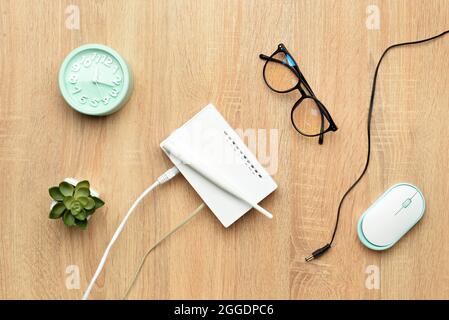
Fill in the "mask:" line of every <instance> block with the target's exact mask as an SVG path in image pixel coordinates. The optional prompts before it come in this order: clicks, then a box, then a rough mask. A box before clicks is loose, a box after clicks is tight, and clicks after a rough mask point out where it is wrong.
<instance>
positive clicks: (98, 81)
mask: <svg viewBox="0 0 449 320" xmlns="http://www.w3.org/2000/svg"><path fill="white" fill-rule="evenodd" d="M92 82H94V83H95V84H97V83H100V84H104V85H106V86H109V87H114V85H113V84H110V83H108V82H104V81H101V80H100V75H99V74H98V66H95V70H94V77H93V79H92Z"/></svg>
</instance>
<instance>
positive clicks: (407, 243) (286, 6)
mask: <svg viewBox="0 0 449 320" xmlns="http://www.w3.org/2000/svg"><path fill="white" fill-rule="evenodd" d="M69 4H75V5H78V6H79V8H80V11H81V25H80V30H68V29H67V28H66V27H65V19H66V15H65V14H64V10H65V8H66V7H67V6H68V5H69ZM371 4H375V5H377V6H378V7H379V8H380V14H381V25H380V30H368V29H367V28H366V26H365V21H366V17H367V12H366V8H367V6H368V5H371ZM448 18H449V3H448V1H446V0H440V1H438V0H432V1H417V0H409V1H407V0H401V1H399V0H395V1H379V0H376V1H337V0H336V1H331V0H321V1H306V0H304V1H272V0H270V1H262V0H257V1H256V0H245V1H211V0H206V1H181V0H178V1H140V0H133V1H127V0H123V1H119V0H111V1H80V0H70V1H65V0H64V1H55V0H47V1H37V0H36V1H30V0H14V1H12V0H11V1H8V0H0V79H1V83H2V85H1V86H0V175H1V179H0V203H1V204H2V210H1V212H0V221H1V223H0V241H1V242H0V298H3V299H16V298H19V299H22V298H31V299H78V298H80V297H81V295H82V291H83V290H84V289H85V288H86V286H87V283H88V281H89V280H90V277H91V276H92V274H93V273H94V271H95V268H96V266H97V263H98V261H99V259H100V256H101V254H102V253H103V250H104V248H105V246H106V245H107V243H108V241H109V240H110V237H111V236H112V234H113V232H114V230H115V228H116V227H117V225H118V224H119V222H120V220H121V219H122V217H123V215H124V213H125V212H126V210H127V209H128V207H129V206H130V205H131V203H132V201H133V200H134V199H135V198H136V197H137V196H138V195H139V194H140V192H141V191H142V190H143V189H144V188H145V187H146V186H148V185H149V184H150V183H152V181H153V180H154V179H155V178H156V177H157V176H158V175H159V174H161V173H162V172H163V171H165V170H166V169H167V168H169V167H170V162H169V161H168V159H167V158H166V157H165V156H164V155H163V153H162V152H161V150H160V149H159V147H158V145H159V142H160V141H161V140H162V139H164V138H165V137H166V136H167V135H168V134H169V133H170V132H171V131H172V130H174V129H176V128H177V127H178V126H180V125H181V124H182V123H184V122H185V121H186V120H187V119H189V118H190V117H191V116H193V115H194V114H195V113H197V112H198V111H199V110H200V109H201V108H202V107H203V106H205V105H206V104H207V103H208V102H212V103H214V104H215V105H216V106H217V107H218V108H219V110H220V111H221V112H222V114H223V115H224V117H225V118H226V119H227V120H228V121H229V123H230V124H231V125H232V126H233V127H235V128H242V129H248V128H253V129H277V130H278V134H279V140H278V163H277V166H278V170H277V172H276V173H275V174H274V179H275V180H276V181H277V182H278V183H279V189H278V190H277V191H276V192H275V193H274V194H273V195H271V196H270V197H269V198H268V199H266V200H265V201H264V202H263V206H264V207H266V208H267V209H268V210H270V211H271V212H274V213H275V215H276V217H275V219H273V220H268V219H264V218H261V217H260V215H259V214H258V213H256V212H253V211H252V212H251V213H249V214H247V215H246V216H245V217H243V218H242V219H241V220H239V221H238V223H236V224H235V225H233V226H232V227H230V228H229V229H224V228H223V227H222V226H221V224H220V223H219V222H218V220H217V219H215V218H214V216H213V215H212V214H211V212H210V211H209V210H204V211H203V212H202V213H201V214H200V215H199V216H198V217H197V218H196V219H195V220H194V221H192V222H191V223H190V224H189V225H188V227H185V228H184V229H182V230H181V231H179V233H177V234H176V235H175V236H173V237H172V238H171V239H170V240H169V241H167V242H165V243H163V244H162V245H161V246H160V247H158V248H157V249H156V250H155V252H154V253H153V254H152V255H151V256H150V258H149V260H148V262H147V264H146V265H145V267H144V268H143V271H142V274H141V276H140V278H139V280H138V282H137V285H136V286H135V288H134V290H133V291H132V293H131V295H130V298H134V299H162V298H168V299H175V298H180V299H183V298H188V299H191V298H192V299H196V298H212V299H221V298H229V299H234V298H239V299H247V298H248V299H249V298H254V299H258V298H264V299H271V298H273V299H289V298H291V299H310V298H313V299H315V298H323V299H332V298H337V299H340V298H345V299H359V298H363V299H390V298H419V299H421V298H424V299H426V298H446V299H447V298H449V286H448V285H447V283H448V281H449V247H448V246H447V245H446V244H447V242H448V240H449V233H448V232H447V226H448V225H449V214H448V209H447V197H448V195H449V185H448V183H447V181H448V179H449V171H448V163H449V152H448V147H449V140H448V138H447V135H448V129H447V119H448V118H449V103H448V102H449V90H448V83H449V72H448V68H449V60H448V59H447V54H448V52H449V38H448V37H446V38H444V39H440V40H437V41H435V42H433V43H432V44H424V45H420V46H416V47H413V48H403V49H399V50H396V51H393V52H391V53H390V54H389V55H388V57H387V58H386V60H385V62H384V64H383V66H382V68H381V71H380V76H379V82H378V91H377V96H376V104H375V110H374V118H373V132H372V133H373V153H372V159H371V166H370V168H369V171H368V174H367V176H366V177H365V178H364V180H363V181H362V182H361V183H360V185H359V186H358V187H357V188H356V189H355V190H354V192H353V193H352V194H351V195H350V196H349V197H348V199H347V201H346V203H345V205H344V207H343V211H342V217H341V224H340V229H339V232H338V234H337V238H336V242H335V247H334V248H333V249H332V250H331V251H330V252H329V253H328V254H326V255H325V256H323V257H322V258H321V259H320V260H317V261H314V262H312V263H308V264H307V263H305V262H304V257H305V256H306V255H308V254H309V253H310V252H311V251H312V250H313V249H315V248H316V247H318V246H321V245H323V244H324V243H325V242H326V241H328V239H329V237H330V233H331V230H332V227H333V224H334V219H335V212H336V209H337V205H338V202H339V200H340V197H341V196H342V194H343V193H344V191H345V190H346V188H347V187H348V186H349V185H350V183H351V182H352V181H353V180H354V179H355V178H356V176H357V175H358V174H359V172H360V171H361V169H362V167H363V164H364V159H365V155H366V116H367V111H368V101H369V96H370V86H371V80H372V75H373V71H374V67H375V64H376V63H377V60H378V58H379V56H380V54H381V53H382V51H383V50H384V49H385V48H386V47H387V46H388V45H390V44H392V43H395V42H400V41H407V40H411V39H417V38H422V37H427V36H430V35H433V34H436V33H439V32H441V31H443V30H444V29H447V28H449V19H448ZM280 41H282V42H284V43H285V44H286V45H287V47H288V48H289V50H290V52H291V53H292V54H293V55H294V56H295V57H296V58H297V61H298V63H299V64H300V68H301V70H302V71H303V73H304V74H305V75H306V77H307V79H308V81H309V82H310V84H311V86H312V87H313V88H314V91H315V92H316V94H317V95H318V96H319V97H320V99H321V100H322V101H324V102H325V104H326V106H327V107H328V109H329V111H330V112H331V114H332V115H333V117H334V119H335V121H336V123H337V125H338V126H339V128H340V129H339V131H338V132H336V133H332V134H329V135H327V136H326V139H325V143H324V145H322V146H319V145H318V144H317V141H316V139H306V138H304V137H301V136H298V134H296V132H295V131H294V130H293V128H292V127H291V124H290V119H289V115H290V109H291V106H292V105H293V103H294V102H295V101H296V100H295V99H297V96H296V94H287V95H278V94H275V93H273V92H271V91H270V90H269V89H268V88H267V87H266V86H265V84H264V83H263V80H262V73H261V72H262V65H263V63H262V62H261V61H260V60H259V58H258V54H259V53H262V52H263V53H266V54H270V53H271V52H272V51H273V50H274V49H275V48H276V45H277V44H278V43H279V42H280ZM84 43H103V44H106V45H109V46H111V47H113V48H115V49H116V50H117V51H118V52H120V53H121V54H122V55H123V56H124V57H125V59H127V61H128V62H129V64H130V65H131V68H132V70H133V72H134V77H135V89H134V93H133V95H132V98H131V100H130V101H129V102H128V104H127V105H126V106H125V107H124V108H123V109H122V110H121V111H119V112H118V113H116V114H113V115H111V116H108V117H104V118H90V117H86V116H83V115H80V114H78V113H76V112H74V111H72V110H71V109H69V108H68V107H67V106H66V105H65V103H64V101H63V99H62V97H61V96H60V94H59V90H58V86H57V80H56V79H57V74H58V70H59V66H60V64H61V62H62V60H63V59H64V57H65V56H66V55H67V54H68V53H69V52H70V50H71V49H73V48H75V47H77V46H79V45H81V44H84ZM65 177H76V178H87V179H89V180H90V181H91V183H92V184H93V186H94V187H95V188H96V189H98V190H99V191H100V192H101V194H102V197H103V198H104V199H105V200H106V203H107V204H106V206H105V208H103V209H102V210H101V211H99V212H98V213H96V215H95V216H94V218H93V220H92V223H91V225H90V226H89V229H88V230H87V231H85V232H81V231H78V230H67V229H66V228H65V227H64V226H63V225H62V224H61V223H60V222H59V221H58V222H55V221H51V220H49V219H48V218H47V211H48V208H49V197H48V193H47V188H48V187H49V186H52V185H54V184H56V183H58V182H59V181H60V180H62V179H63V178H65ZM399 181H408V182H411V183H414V184H416V185H418V186H420V187H421V189H422V190H423V192H424V195H425V196H426V200H427V210H426V214H425V216H424V218H423V220H422V221H421V222H420V223H419V225H417V227H416V228H414V229H413V231H412V232H410V233H409V234H407V235H406V236H405V237H404V239H403V240H401V242H400V243H398V244H397V245H396V246H395V247H393V248H392V249H390V250H388V251H387V252H383V253H376V252H372V251H370V250H368V249H366V248H365V247H363V246H362V245H361V243H360V242H359V241H358V239H357V235H356V224H357V221H358V218H359V216H360V215H361V213H362V212H363V211H364V209H365V208H367V207H368V206H369V204H370V203H371V202H372V201H373V200H374V199H375V198H377V196H378V195H379V194H381V193H382V192H383V191H384V190H385V189H386V188H387V187H389V186H390V185H392V184H394V183H396V182H399ZM200 203H201V200H200V199H199V197H198V196H197V195H196V194H195V192H194V191H193V190H192V189H191V188H190V187H189V186H188V184H187V183H186V182H185V181H184V179H183V178H182V177H177V178H176V179H174V180H173V181H172V182H170V183H169V184H166V185H164V186H163V187H161V188H160V189H158V190H157V191H156V192H154V193H153V194H152V195H150V196H149V197H148V198H147V199H146V200H145V201H144V202H143V203H142V204H141V206H140V207H139V208H138V210H137V211H136V212H135V215H134V216H133V218H132V219H131V220H130V222H129V223H128V225H127V226H126V228H125V230H124V232H123V233H122V235H121V237H120V238H119V240H118V242H117V243H116V245H115V247H114V249H113V251H112V253H111V255H110V258H109V260H108V262H107V264H106V267H105V270H104V271H103V273H102V275H101V276H100V278H99V281H98V283H97V286H95V288H94V290H93V292H92V297H93V298H97V299H113V298H120V297H121V296H122V295H123V294H124V291H125V289H126V287H127V285H128V284H129V282H130V281H131V277H132V272H133V271H134V269H135V268H136V266H137V264H138V262H139V261H140V258H141V256H142V255H143V253H144V252H145V251H146V249H147V248H148V247H149V246H150V245H151V244H152V243H154V241H155V240H156V239H158V238H159V237H160V236H161V235H162V234H164V233H165V232H167V231H168V230H169V229H170V228H172V227H173V226H175V225H176V224H177V223H179V222H180V221H181V220H182V219H183V218H184V217H185V216H186V215H187V214H188V213H189V212H190V211H191V210H193V209H194V208H196V207H197V206H198V205H199V204H200ZM69 265H77V266H79V269H80V275H81V289H79V290H68V289H67V288H66V286H65V281H66V278H67V277H68V276H69V275H68V274H67V273H66V267H67V266H69ZM369 265H375V266H378V267H379V268H380V271H381V286H380V289H379V290H376V289H373V290H368V289H367V288H366V287H365V280H366V278H367V277H368V275H367V274H366V273H365V270H366V268H367V267H368V266H369Z"/></svg>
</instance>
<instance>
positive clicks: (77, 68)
mask: <svg viewBox="0 0 449 320" xmlns="http://www.w3.org/2000/svg"><path fill="white" fill-rule="evenodd" d="M80 69H81V65H80V64H79V63H78V62H77V63H74V64H73V66H72V71H74V72H78V71H80Z"/></svg>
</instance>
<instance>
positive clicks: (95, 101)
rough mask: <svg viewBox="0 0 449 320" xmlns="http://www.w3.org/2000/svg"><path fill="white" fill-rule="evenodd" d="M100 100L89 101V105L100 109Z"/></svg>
mask: <svg viewBox="0 0 449 320" xmlns="http://www.w3.org/2000/svg"><path fill="white" fill-rule="evenodd" d="M98 102H99V101H98V99H90V100H89V104H90V105H91V106H92V107H94V108H95V107H98Z"/></svg>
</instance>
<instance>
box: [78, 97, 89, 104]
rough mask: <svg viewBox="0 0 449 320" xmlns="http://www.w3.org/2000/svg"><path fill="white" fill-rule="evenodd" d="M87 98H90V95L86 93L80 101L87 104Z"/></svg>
mask: <svg viewBox="0 0 449 320" xmlns="http://www.w3.org/2000/svg"><path fill="white" fill-rule="evenodd" d="M87 99H89V97H87V96H85V95H83V96H81V98H80V103H82V104H85V103H86V102H87Z"/></svg>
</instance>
